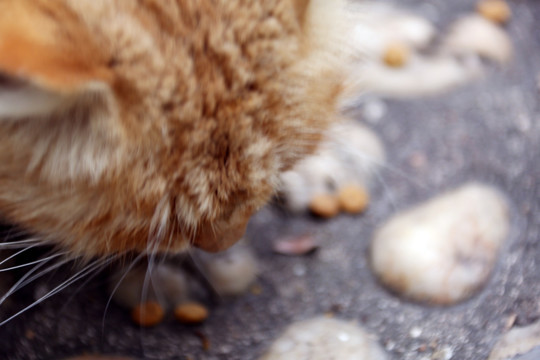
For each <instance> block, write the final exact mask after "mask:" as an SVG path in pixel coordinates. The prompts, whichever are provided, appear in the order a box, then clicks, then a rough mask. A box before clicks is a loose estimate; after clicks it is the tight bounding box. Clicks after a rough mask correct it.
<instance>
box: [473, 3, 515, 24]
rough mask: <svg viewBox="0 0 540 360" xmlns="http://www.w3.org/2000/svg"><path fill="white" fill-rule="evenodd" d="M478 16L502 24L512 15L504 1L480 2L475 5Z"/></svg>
mask: <svg viewBox="0 0 540 360" xmlns="http://www.w3.org/2000/svg"><path fill="white" fill-rule="evenodd" d="M477 10H478V13H479V14H480V15H482V16H483V17H485V18H486V19H488V20H490V21H493V22H495V23H498V24H504V23H506V22H507V21H508V20H509V19H510V16H511V15H512V11H511V10H510V7H509V6H508V4H507V3H506V1H504V0H482V1H480V2H479V3H478V5H477Z"/></svg>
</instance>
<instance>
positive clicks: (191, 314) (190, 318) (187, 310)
mask: <svg viewBox="0 0 540 360" xmlns="http://www.w3.org/2000/svg"><path fill="white" fill-rule="evenodd" d="M174 316H175V317H176V319H177V320H178V321H180V322H181V323H184V324H199V323H201V322H203V321H204V320H206V319H207V318H208V309H207V308H206V307H204V306H203V305H201V304H199V303H195V302H192V303H184V304H180V305H178V306H176V308H175V309H174Z"/></svg>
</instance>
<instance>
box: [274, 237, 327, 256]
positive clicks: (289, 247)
mask: <svg viewBox="0 0 540 360" xmlns="http://www.w3.org/2000/svg"><path fill="white" fill-rule="evenodd" d="M318 247H319V244H318V243H317V242H316V241H315V239H314V238H313V236H311V235H301V236H294V237H287V238H283V239H279V240H276V241H275V242H274V252H276V253H278V254H282V255H305V254H309V253H312V252H313V251H315V250H317V248H318Z"/></svg>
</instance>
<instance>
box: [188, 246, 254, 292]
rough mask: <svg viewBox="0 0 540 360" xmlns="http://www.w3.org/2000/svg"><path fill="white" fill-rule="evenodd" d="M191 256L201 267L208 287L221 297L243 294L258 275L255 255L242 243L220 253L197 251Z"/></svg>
mask: <svg viewBox="0 0 540 360" xmlns="http://www.w3.org/2000/svg"><path fill="white" fill-rule="evenodd" d="M193 256H194V258H195V259H197V260H198V261H197V262H198V263H199V265H200V266H202V270H203V273H204V275H205V276H206V278H207V280H208V281H209V282H210V285H211V286H212V287H213V288H214V290H215V291H216V292H217V293H218V294H220V295H223V296H227V295H239V294H242V293H244V292H245V291H246V290H247V289H248V288H249V286H250V285H251V284H252V283H253V282H254V281H255V279H256V278H257V275H258V273H259V270H258V266H257V261H256V259H255V255H254V254H253V252H252V251H251V249H249V248H248V247H247V246H246V244H244V243H243V241H240V242H239V243H237V244H236V245H234V246H233V247H231V248H230V249H228V250H226V251H224V252H221V253H217V254H209V253H204V252H202V251H200V250H199V251H197V252H195V253H194V254H193Z"/></svg>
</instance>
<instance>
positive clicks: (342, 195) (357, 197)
mask: <svg viewBox="0 0 540 360" xmlns="http://www.w3.org/2000/svg"><path fill="white" fill-rule="evenodd" d="M338 200H339V205H340V206H341V209H342V210H343V211H345V212H348V213H350V214H358V213H361V212H362V211H364V210H365V209H366V208H367V206H368V204H369V195H368V193H367V191H366V190H365V189H364V188H362V187H360V186H356V185H347V186H345V187H343V188H341V190H339V193H338Z"/></svg>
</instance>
